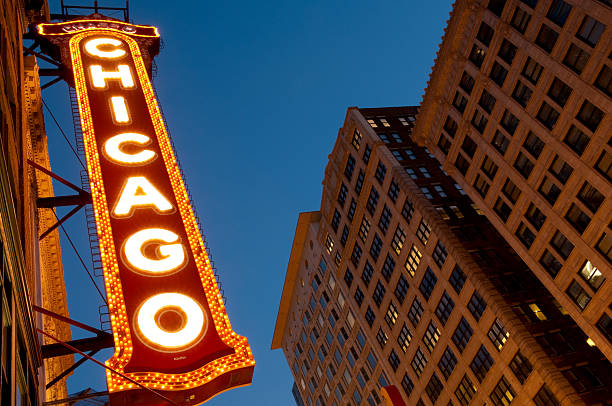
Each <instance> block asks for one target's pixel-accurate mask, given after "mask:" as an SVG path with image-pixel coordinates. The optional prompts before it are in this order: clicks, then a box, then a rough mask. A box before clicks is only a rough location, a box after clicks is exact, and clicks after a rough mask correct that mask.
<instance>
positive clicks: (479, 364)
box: [470, 345, 493, 383]
mask: <svg viewBox="0 0 612 406" xmlns="http://www.w3.org/2000/svg"><path fill="white" fill-rule="evenodd" d="M492 366H493V358H492V357H491V354H489V351H487V349H486V348H485V346H484V345H481V346H480V349H479V350H478V352H477V353H476V356H474V359H473V360H472V363H471V364H470V369H471V370H472V372H474V375H475V376H476V379H478V382H480V383H482V381H483V380H484V378H485V376H486V375H487V372H489V369H491V367H492Z"/></svg>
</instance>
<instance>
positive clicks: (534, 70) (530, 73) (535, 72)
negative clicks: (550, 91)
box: [521, 57, 544, 85]
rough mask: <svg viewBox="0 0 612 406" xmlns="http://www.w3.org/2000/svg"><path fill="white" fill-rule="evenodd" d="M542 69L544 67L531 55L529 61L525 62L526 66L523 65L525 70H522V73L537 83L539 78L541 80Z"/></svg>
mask: <svg viewBox="0 0 612 406" xmlns="http://www.w3.org/2000/svg"><path fill="white" fill-rule="evenodd" d="M542 70H544V68H542V65H540V64H539V63H537V62H536V61H535V60H534V59H532V58H531V57H528V58H527V62H525V66H523V71H522V72H521V75H523V77H524V78H526V79H527V80H528V81H530V82H531V83H533V84H534V85H536V84H537V83H538V80H540V76H541V75H542Z"/></svg>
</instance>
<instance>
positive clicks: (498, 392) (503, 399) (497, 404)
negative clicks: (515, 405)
mask: <svg viewBox="0 0 612 406" xmlns="http://www.w3.org/2000/svg"><path fill="white" fill-rule="evenodd" d="M515 396H516V393H515V392H514V389H512V386H510V383H509V382H508V381H507V380H506V377H505V376H503V375H502V377H501V379H500V380H499V382H498V383H497V385H495V388H494V389H493V392H491V395H490V396H489V397H490V398H491V400H492V401H493V406H508V405H509V404H510V403H511V402H512V400H513V399H514V397H515Z"/></svg>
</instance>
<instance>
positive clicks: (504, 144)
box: [414, 0, 612, 360]
mask: <svg viewBox="0 0 612 406" xmlns="http://www.w3.org/2000/svg"><path fill="white" fill-rule="evenodd" d="M611 134H612V3H611V2H610V1H606V0H598V1H596V0H581V1H578V0H521V1H519V0H508V1H500V0H490V1H489V0H476V1H469V0H467V1H457V2H456V4H455V5H454V8H453V11H452V13H451V18H450V20H449V24H448V27H447V28H446V32H445V36H444V39H443V41H442V45H441V47H440V51H439V53H438V57H437V60H436V62H435V66H434V68H433V73H432V75H431V78H430V81H429V83H428V86H427V89H426V93H425V96H424V98H423V102H422V105H421V110H420V114H419V117H418V120H417V124H416V127H415V131H414V136H415V139H416V140H417V142H418V143H419V144H421V145H427V147H428V148H429V149H430V150H431V152H432V153H433V154H434V155H435V156H436V158H438V160H439V161H440V162H442V166H443V169H444V170H446V171H447V172H448V173H449V174H450V176H452V177H453V178H454V179H455V180H456V181H457V183H459V185H461V187H462V188H463V189H464V190H465V191H466V192H467V194H468V195H469V196H470V198H472V200H473V201H474V202H475V203H476V204H478V205H479V206H480V207H481V209H482V211H483V212H484V214H485V215H486V217H487V218H488V219H489V221H490V222H491V223H492V224H493V225H494V226H495V228H496V229H497V230H498V231H499V233H500V234H501V235H502V236H503V238H504V239H505V240H506V241H507V242H508V243H509V244H510V245H511V246H512V248H513V249H514V250H515V251H516V252H517V253H518V254H519V255H520V256H521V258H522V259H523V261H525V263H526V264H527V265H528V267H529V268H530V269H532V270H533V272H534V274H535V275H536V276H537V277H538V279H539V280H540V281H541V282H542V283H543V284H544V286H545V287H546V288H547V290H548V291H549V292H551V294H552V295H553V296H554V297H555V298H556V300H557V301H558V302H559V303H560V304H561V305H562V306H563V308H564V309H566V310H567V311H568V312H569V314H570V315H571V317H572V318H573V319H574V320H575V321H576V323H577V324H578V325H579V326H580V328H581V329H582V330H583V331H584V332H585V333H586V334H587V335H588V336H589V337H590V338H591V339H592V340H593V342H594V343H595V344H596V345H597V347H598V348H599V349H600V350H601V351H602V352H603V353H604V354H605V355H606V357H607V358H608V359H609V360H612V303H611V299H610V298H611V297H612V284H611V280H612V228H611V227H612V225H611V224H612V223H611V220H612V193H611V190H612V137H611Z"/></svg>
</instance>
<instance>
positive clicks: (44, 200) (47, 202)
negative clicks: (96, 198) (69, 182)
mask: <svg viewBox="0 0 612 406" xmlns="http://www.w3.org/2000/svg"><path fill="white" fill-rule="evenodd" d="M89 203H91V196H90V195H85V194H82V193H81V194H78V195H67V196H53V197H39V198H38V199H36V207H38V208H39V209H40V208H52V207H60V206H84V205H86V204H89Z"/></svg>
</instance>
